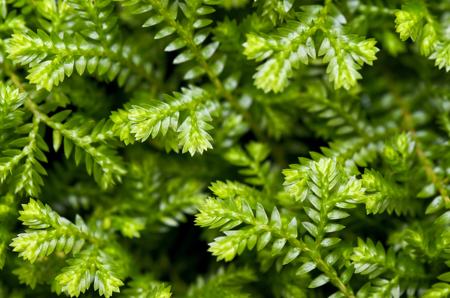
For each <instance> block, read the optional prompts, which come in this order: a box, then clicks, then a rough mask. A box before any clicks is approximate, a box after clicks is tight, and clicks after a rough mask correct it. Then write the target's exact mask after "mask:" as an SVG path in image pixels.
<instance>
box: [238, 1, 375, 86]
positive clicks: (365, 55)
mask: <svg viewBox="0 0 450 298" xmlns="http://www.w3.org/2000/svg"><path fill="white" fill-rule="evenodd" d="M302 9H303V12H302V13H300V14H298V15H297V20H295V21H288V22H287V23H286V25H284V26H283V27H282V28H280V29H278V31H277V32H276V33H275V34H269V35H257V34H248V35H247V41H246V42H245V43H244V48H245V50H244V54H245V55H246V56H247V58H248V59H252V60H256V61H257V62H260V61H265V62H264V63H263V64H261V65H260V66H258V71H257V73H256V74H255V75H254V79H255V85H256V86H257V87H258V88H260V89H262V90H264V91H265V92H269V91H273V92H280V91H283V90H284V89H285V88H286V87H287V86H288V84H289V79H291V78H292V77H293V76H294V74H295V73H294V71H295V70H297V69H299V68H300V67H301V66H302V65H308V64H309V63H311V62H312V61H315V60H316V59H317V58H318V57H322V62H323V63H325V64H328V66H327V69H326V72H327V74H328V78H329V80H330V81H331V82H334V87H335V88H336V89H338V88H341V87H344V88H345V89H350V88H351V87H353V86H354V85H355V84H356V81H357V80H358V79H360V78H361V75H360V74H359V72H358V70H359V69H360V68H361V65H363V64H369V65H371V64H372V62H373V61H374V60H375V59H376V57H375V54H376V53H377V52H378V49H377V48H376V47H375V43H376V41H375V40H373V39H364V38H362V37H358V36H351V35H347V34H345V33H344V29H343V28H342V25H343V23H345V18H344V17H343V15H341V14H340V13H338V14H336V15H327V13H328V12H327V10H328V7H327V6H325V7H321V6H317V5H316V6H304V7H302ZM317 32H321V33H322V34H323V37H322V40H321V43H320V46H317V47H316V45H315V42H314V40H315V36H316V34H317ZM274 74H277V75H274Z"/></svg>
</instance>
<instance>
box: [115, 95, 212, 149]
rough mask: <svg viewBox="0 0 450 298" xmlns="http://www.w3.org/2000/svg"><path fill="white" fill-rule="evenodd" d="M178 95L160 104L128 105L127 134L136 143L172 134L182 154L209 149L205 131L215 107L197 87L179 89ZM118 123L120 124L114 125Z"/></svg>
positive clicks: (208, 140)
mask: <svg viewBox="0 0 450 298" xmlns="http://www.w3.org/2000/svg"><path fill="white" fill-rule="evenodd" d="M181 92H182V93H178V92H175V93H174V94H173V96H169V95H165V96H164V98H163V99H164V101H153V102H152V103H150V104H145V105H134V106H131V108H130V109H129V110H128V119H129V121H130V124H129V125H130V129H129V131H130V132H131V133H132V134H134V137H135V138H136V139H137V140H139V141H145V140H147V139H148V138H149V137H152V138H155V137H156V136H158V135H159V134H161V135H163V136H164V135H166V134H167V133H168V132H169V131H172V132H174V133H176V134H177V139H178V146H179V147H180V148H181V150H182V152H183V153H185V152H189V153H190V154H191V155H194V154H195V153H200V154H202V153H203V152H204V151H206V150H208V149H211V148H212V144H211V143H212V137H211V136H210V135H209V133H208V131H209V130H211V129H212V126H211V124H210V122H211V120H212V117H211V114H212V113H214V111H215V110H216V109H217V108H218V107H217V103H215V102H214V100H212V99H211V97H210V95H209V93H208V92H206V91H205V90H203V89H201V88H198V87H193V86H191V87H190V88H189V89H188V88H183V89H182V90H181ZM115 119H116V121H118V120H119V119H118V118H117V117H116V118H115ZM118 124H120V122H116V125H118ZM116 127H117V126H116ZM122 127H123V126H122Z"/></svg>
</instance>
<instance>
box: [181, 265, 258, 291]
mask: <svg viewBox="0 0 450 298" xmlns="http://www.w3.org/2000/svg"><path fill="white" fill-rule="evenodd" d="M253 281H255V273H254V272H253V271H252V270H251V269H249V268H234V267H228V268H227V269H224V268H222V267H221V268H220V269H219V270H218V271H217V273H215V274H214V275H212V276H209V277H208V278H207V279H204V278H202V277H200V278H198V279H197V282H196V283H195V284H194V285H193V286H191V287H190V288H189V290H188V293H187V296H186V297H192V298H194V297H199V298H208V297H213V296H215V295H218V296H220V297H227V298H228V297H229V298H246V297H251V296H250V293H246V292H245V291H243V289H242V287H243V286H244V285H245V284H248V283H251V282H253Z"/></svg>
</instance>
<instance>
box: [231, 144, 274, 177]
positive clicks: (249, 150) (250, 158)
mask: <svg viewBox="0 0 450 298" xmlns="http://www.w3.org/2000/svg"><path fill="white" fill-rule="evenodd" d="M245 149H246V151H244V150H243V149H241V148H239V147H233V148H231V149H230V150H228V151H227V152H226V153H225V156H224V157H225V159H226V160H227V161H229V162H230V163H231V164H233V165H236V166H239V167H243V168H244V169H242V170H239V173H240V174H242V175H244V176H248V178H246V179H245V181H246V182H247V183H249V184H253V185H267V184H269V183H270V181H269V179H270V163H269V162H268V161H265V159H267V157H268V156H269V153H270V149H269V148H268V147H267V145H265V144H261V143H249V144H248V145H246V146H245Z"/></svg>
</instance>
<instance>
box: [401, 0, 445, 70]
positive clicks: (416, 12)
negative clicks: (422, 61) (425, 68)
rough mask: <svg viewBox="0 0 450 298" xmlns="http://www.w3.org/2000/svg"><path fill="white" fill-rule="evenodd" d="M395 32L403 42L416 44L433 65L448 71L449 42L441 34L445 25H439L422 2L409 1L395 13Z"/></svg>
mask: <svg viewBox="0 0 450 298" xmlns="http://www.w3.org/2000/svg"><path fill="white" fill-rule="evenodd" d="M395 24H396V30H397V32H398V33H399V34H400V38H401V39H402V40H403V41H404V40H407V39H409V38H410V39H411V40H412V41H414V42H416V43H417V45H418V47H419V51H420V53H421V54H422V55H424V56H427V57H429V58H430V59H432V60H435V65H436V66H437V67H438V68H439V69H441V68H444V69H445V70H446V71H447V72H448V71H450V40H449V36H448V34H447V35H445V34H443V33H442V31H443V30H445V26H446V24H445V23H444V24H441V23H439V22H438V21H437V20H436V19H435V17H434V16H433V15H432V14H431V13H430V12H429V10H428V8H427V4H426V3H425V2H424V1H422V0H409V1H407V2H406V3H405V4H403V5H402V8H401V10H398V11H397V12H396V13H395Z"/></svg>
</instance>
